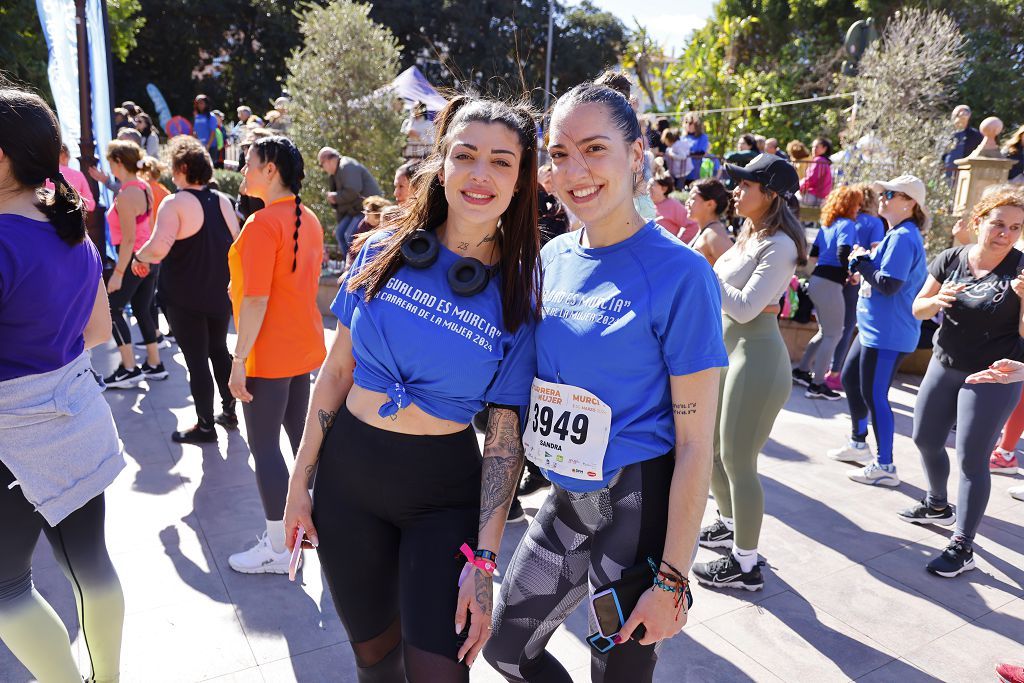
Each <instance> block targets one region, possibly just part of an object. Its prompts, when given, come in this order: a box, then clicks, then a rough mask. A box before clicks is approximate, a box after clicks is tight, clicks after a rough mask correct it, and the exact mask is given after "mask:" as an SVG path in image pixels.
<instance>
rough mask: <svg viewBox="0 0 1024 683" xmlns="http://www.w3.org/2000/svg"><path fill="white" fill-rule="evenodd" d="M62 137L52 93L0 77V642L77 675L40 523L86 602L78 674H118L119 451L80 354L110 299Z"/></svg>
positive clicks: (95, 338)
mask: <svg viewBox="0 0 1024 683" xmlns="http://www.w3.org/2000/svg"><path fill="white" fill-rule="evenodd" d="M60 148H61V141H60V127H59V126H58V124H57V117H56V116H54V114H53V112H52V111H51V110H50V108H49V107H48V106H46V103H45V102H43V100H42V99H41V98H40V97H38V96H37V95H33V94H30V93H27V92H24V91H21V90H17V89H14V88H0V538H2V539H3V552H2V553H0V641H3V643H4V644H5V645H7V646H8V647H9V648H10V650H11V652H13V653H14V656H15V657H17V658H18V660H19V661H20V662H21V663H22V664H24V666H25V668H26V669H28V670H29V672H30V673H31V674H32V675H31V676H30V678H35V679H37V680H40V681H81V680H82V674H81V673H80V672H79V670H78V665H77V664H76V662H75V660H76V657H75V655H74V654H73V653H72V652H71V648H70V647H68V632H67V629H66V628H65V627H64V624H63V623H61V620H60V617H59V616H57V613H56V612H54V611H53V608H52V607H51V606H50V605H49V604H48V603H47V601H46V600H45V599H44V598H43V596H42V595H40V594H39V592H38V591H37V590H36V589H35V587H34V586H33V584H32V553H33V550H34V549H35V547H36V543H37V541H38V540H39V535H40V533H43V534H45V535H46V538H47V540H49V542H50V547H51V548H52V550H53V554H54V557H55V558H56V560H57V563H58V564H59V565H60V566H61V569H62V570H63V571H64V574H65V575H66V576H67V577H68V578H69V580H70V581H71V589H72V591H73V592H74V594H75V602H77V604H78V606H79V608H80V610H81V611H80V613H79V616H80V621H81V629H82V642H84V643H85V650H86V655H87V657H86V655H82V657H81V659H82V660H83V661H85V662H88V663H89V667H90V670H88V671H87V672H86V679H87V680H90V681H116V680H117V679H118V674H119V671H120V655H121V627H122V624H123V622H124V595H123V594H122V592H121V584H120V582H119V581H118V579H117V573H116V572H115V571H114V566H113V564H111V562H110V556H109V555H108V553H107V546H106V542H105V541H104V536H103V526H104V517H105V512H104V509H105V508H104V498H103V491H104V489H106V488H107V486H109V485H110V484H111V483H112V482H113V481H114V479H115V478H116V477H117V475H118V473H119V472H120V471H121V470H122V469H123V468H124V458H123V457H122V456H121V443H120V440H119V439H118V438H117V428H116V427H115V426H114V418H113V416H112V415H111V414H110V408H109V406H107V402H106V401H104V400H103V396H102V391H103V384H102V379H101V377H100V376H99V375H98V374H97V373H96V372H95V371H94V370H93V369H92V365H91V364H90V362H89V353H88V350H89V349H91V348H93V347H95V346H97V345H99V344H102V343H104V342H106V341H107V340H108V339H110V334H111V326H110V308H109V306H108V304H107V294H106V288H105V287H104V286H103V281H102V279H101V275H102V263H101V261H100V255H99V253H98V252H97V251H96V248H95V247H94V246H93V244H92V242H91V241H90V240H89V238H88V237H87V236H86V232H85V210H84V208H83V207H82V199H81V197H79V195H78V193H77V192H76V191H75V189H74V188H73V187H72V186H71V185H70V184H69V183H68V181H67V179H66V178H65V177H64V175H63V174H62V173H61V172H60V169H59V165H60ZM47 181H49V182H50V183H52V187H53V189H52V190H47V189H44V183H46V182H47ZM79 654H81V653H79ZM12 675H13V674H12ZM19 678H20V676H19Z"/></svg>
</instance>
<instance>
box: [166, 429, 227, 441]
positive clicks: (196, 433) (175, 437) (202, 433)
mask: <svg viewBox="0 0 1024 683" xmlns="http://www.w3.org/2000/svg"><path fill="white" fill-rule="evenodd" d="M216 440H217V432H216V430H214V428H213V425H210V426H204V425H201V424H196V425H194V426H192V427H191V428H189V429H186V430H184V431H181V432H174V433H173V434H171V441H173V442H174V443H213V442H215V441H216Z"/></svg>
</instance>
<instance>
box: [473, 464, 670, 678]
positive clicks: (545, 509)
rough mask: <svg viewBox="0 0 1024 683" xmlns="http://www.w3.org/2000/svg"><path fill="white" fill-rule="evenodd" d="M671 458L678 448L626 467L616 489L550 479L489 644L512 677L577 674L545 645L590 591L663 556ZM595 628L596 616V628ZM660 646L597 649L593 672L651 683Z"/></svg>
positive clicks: (495, 662) (508, 579)
mask: <svg viewBox="0 0 1024 683" xmlns="http://www.w3.org/2000/svg"><path fill="white" fill-rule="evenodd" d="M674 465H675V459H674V455H673V454H672V453H668V454H666V455H663V456H660V457H658V458H655V459H653V460H648V461H645V462H641V463H636V464H634V465H629V466H628V467H625V468H624V469H622V470H621V471H620V473H619V474H618V475H617V476H616V478H615V479H613V480H612V483H611V486H609V487H607V488H603V489H600V490H597V491H593V492H590V493H573V492H571V491H567V490H565V489H563V488H562V487H561V486H558V485H557V484H556V485H552V487H551V493H550V494H549V495H548V497H547V500H545V501H544V505H543V506H542V507H541V509H540V512H538V513H537V518H536V519H535V520H534V521H533V524H531V525H530V529H529V531H528V533H527V535H526V537H524V538H523V540H522V542H521V543H520V544H519V547H518V548H517V549H516V552H515V555H514V556H513V557H512V562H511V563H510V565H509V568H508V571H507V573H506V575H505V577H504V579H503V580H502V582H501V595H500V598H499V600H498V604H497V606H496V607H495V610H494V633H493V635H492V637H491V640H490V641H489V642H488V643H487V646H486V648H485V649H484V657H485V658H486V659H487V661H488V662H490V664H491V666H493V667H494V668H495V669H497V670H498V672H499V673H500V674H501V675H503V676H504V677H505V678H506V679H507V680H509V681H513V682H515V683H524V682H528V683H570V682H571V681H572V678H571V677H570V676H569V673H568V672H567V671H566V670H565V667H563V666H562V665H561V664H560V663H559V662H558V661H557V660H556V659H555V658H554V657H553V656H552V655H551V654H550V653H548V652H547V651H546V650H545V647H546V646H547V643H548V640H549V639H550V638H551V635H552V634H553V633H554V631H555V629H556V628H558V625H559V624H561V623H562V622H563V621H565V619H566V618H567V617H568V616H569V615H570V614H571V613H572V612H573V610H575V609H576V608H577V607H578V606H579V605H580V603H582V602H583V601H584V600H586V599H588V595H589V593H590V589H591V588H593V587H596V586H601V585H604V584H606V583H608V582H610V581H614V580H617V579H618V578H619V577H620V575H621V573H622V570H623V569H627V568H629V567H632V566H634V565H636V564H638V563H640V562H644V561H645V559H646V558H647V557H648V556H650V557H652V558H654V559H655V560H657V559H660V557H661V553H662V550H663V548H664V544H665V530H666V525H667V523H668V499H669V486H670V485H671V481H672V470H673V467H674ZM591 620H592V617H591ZM596 630H597V625H596V624H594V623H591V624H590V632H594V631H596ZM580 635H583V636H585V635H587V634H580ZM657 647H658V646H657V645H647V646H642V645H639V644H638V643H637V642H636V641H632V640H631V641H629V642H628V643H624V644H622V645H617V646H615V647H614V648H612V649H611V651H609V652H608V653H606V654H603V655H602V654H598V653H597V652H595V651H593V650H591V666H590V668H591V679H592V680H593V682H594V683H619V682H623V683H624V682H626V681H628V682H629V683H641V682H644V681H651V679H652V678H653V676H654V666H655V664H656V663H657V660H658V655H657Z"/></svg>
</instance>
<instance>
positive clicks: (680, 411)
mask: <svg viewBox="0 0 1024 683" xmlns="http://www.w3.org/2000/svg"><path fill="white" fill-rule="evenodd" d="M672 412H673V413H675V414H676V415H696V413H697V404H696V403H673V404H672Z"/></svg>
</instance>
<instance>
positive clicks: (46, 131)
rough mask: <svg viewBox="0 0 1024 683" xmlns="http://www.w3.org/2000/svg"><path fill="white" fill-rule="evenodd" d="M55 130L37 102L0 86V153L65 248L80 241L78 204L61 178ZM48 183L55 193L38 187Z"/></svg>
mask: <svg viewBox="0 0 1024 683" xmlns="http://www.w3.org/2000/svg"><path fill="white" fill-rule="evenodd" d="M60 148H61V139H60V127H59V126H58V125H57V117H56V116H54V115H53V111H52V110H51V109H50V107H49V106H47V104H46V102H44V101H43V99H42V98H41V97H39V96H38V95H35V94H33V93H30V92H26V91H24V90H19V89H17V88H11V87H2V86H0V149H2V150H3V151H4V155H5V156H6V157H7V158H8V159H10V160H11V173H12V174H13V175H14V179H15V180H16V181H17V182H18V183H19V184H20V185H23V186H24V187H26V188H36V200H37V201H36V207H37V208H38V209H39V210H40V211H42V212H43V214H44V215H45V216H46V219H47V220H48V221H50V224H51V225H53V227H54V228H55V229H56V230H57V235H58V236H59V237H60V238H61V239H62V240H64V241H65V242H66V243H68V244H70V245H72V246H73V245H76V244H79V243H81V242H82V241H83V240H84V239H85V209H84V207H83V205H82V198H81V197H79V196H78V192H77V191H76V190H75V188H73V187H72V186H71V184H70V183H68V181H67V180H66V179H65V178H64V176H63V175H62V174H61V172H60ZM47 180H52V181H53V186H54V189H53V191H52V192H51V191H50V190H45V189H43V188H42V187H41V186H42V185H43V183H45V182H46V181H47Z"/></svg>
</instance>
